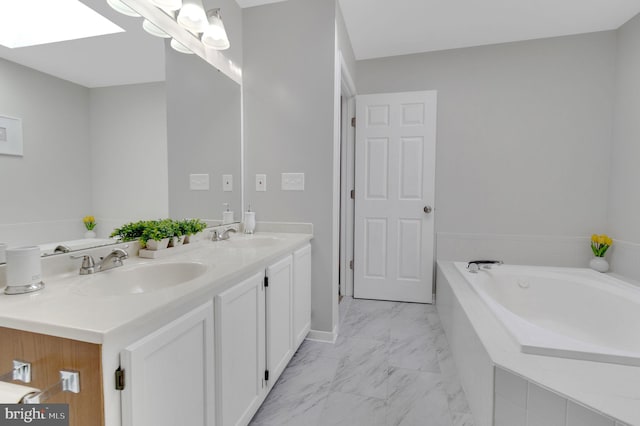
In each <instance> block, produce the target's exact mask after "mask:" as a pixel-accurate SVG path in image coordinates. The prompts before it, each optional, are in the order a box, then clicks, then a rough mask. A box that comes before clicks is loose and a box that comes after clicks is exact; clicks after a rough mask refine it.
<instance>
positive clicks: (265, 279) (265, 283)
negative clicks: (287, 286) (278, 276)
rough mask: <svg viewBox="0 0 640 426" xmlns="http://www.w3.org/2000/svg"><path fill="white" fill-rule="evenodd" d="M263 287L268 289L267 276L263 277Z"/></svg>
mask: <svg viewBox="0 0 640 426" xmlns="http://www.w3.org/2000/svg"><path fill="white" fill-rule="evenodd" d="M264 286H265V287H269V277H267V276H265V277H264Z"/></svg>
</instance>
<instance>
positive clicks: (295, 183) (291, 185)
mask: <svg viewBox="0 0 640 426" xmlns="http://www.w3.org/2000/svg"><path fill="white" fill-rule="evenodd" d="M281 176H282V190H283V191H304V173H282V175H281Z"/></svg>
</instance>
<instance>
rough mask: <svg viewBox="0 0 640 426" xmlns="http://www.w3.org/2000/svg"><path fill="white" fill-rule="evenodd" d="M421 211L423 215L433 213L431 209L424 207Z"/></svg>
mask: <svg viewBox="0 0 640 426" xmlns="http://www.w3.org/2000/svg"><path fill="white" fill-rule="evenodd" d="M422 211H424V212H425V214H429V213H431V212H432V211H433V209H432V208H431V206H424V208H423V209H422Z"/></svg>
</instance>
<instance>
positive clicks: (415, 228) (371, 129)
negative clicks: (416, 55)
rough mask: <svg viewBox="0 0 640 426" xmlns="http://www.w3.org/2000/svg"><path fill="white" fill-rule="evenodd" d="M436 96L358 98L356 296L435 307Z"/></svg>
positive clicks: (434, 94)
mask: <svg viewBox="0 0 640 426" xmlns="http://www.w3.org/2000/svg"><path fill="white" fill-rule="evenodd" d="M435 147H436V92H435V91H427V92H404V93H384V94H375V95H361V96H357V97H356V171H355V174H356V179H355V243H354V297H357V298H363V299H380V300H397V301H404V302H420V303H431V302H432V297H433V296H432V293H433V264H434V258H433V250H434V212H433V202H434V189H435V154H436V150H435Z"/></svg>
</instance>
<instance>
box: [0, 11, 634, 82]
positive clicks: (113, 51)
mask: <svg viewBox="0 0 640 426" xmlns="http://www.w3.org/2000/svg"><path fill="white" fill-rule="evenodd" d="M80 1H82V2H83V3H85V4H86V5H88V6H89V7H91V8H92V9H94V10H95V11H97V12H98V13H100V14H102V15H103V16H105V17H107V18H108V19H110V20H111V21H113V22H114V23H116V24H117V25H119V26H120V27H122V28H123V29H124V30H125V32H123V33H118V34H111V35H107V36H100V37H91V38H87V39H81V40H73V41H68V42H60V43H51V44H46V45H41V46H33V47H24V48H19V49H8V48H6V47H4V46H0V57H2V58H6V59H8V60H10V61H13V62H17V63H20V64H22V65H25V66H28V67H31V68H35V69H37V70H40V71H42V72H45V73H47V74H51V75H54V76H57V77H59V78H62V79H65V80H69V81H72V82H74V83H77V84H80V85H83V86H86V87H103V86H114V85H123V84H134V83H141V82H150V81H162V80H164V41H163V40H161V39H159V38H156V37H152V36H150V35H148V34H147V33H146V32H144V30H143V29H142V26H141V20H140V18H131V17H128V16H124V15H121V14H119V13H118V12H115V11H114V10H113V9H111V8H110V7H109V6H108V5H107V2H106V0H80ZM279 1H282V0H236V2H237V3H238V4H239V5H240V7H252V6H258V5H261V4H267V3H276V2H279ZM290 1H298V0H290ZM338 1H339V3H340V7H341V9H342V13H343V15H344V19H345V22H346V25H347V31H348V32H349V37H350V38H351V44H352V45H353V50H354V52H355V55H356V59H370V58H378V57H385V56H396V55H404V54H410V53H418V52H429V51H435V50H444V49H454V48H459V47H470V46H480V45H486V44H494V43H505V42H512V41H520V40H530V39H537V38H546V37H556V36H562V35H569V34H580V33H587V32H594V31H604V30H611V29H617V28H619V27H620V26H621V25H622V24H624V23H625V22H626V21H627V20H629V19H631V18H632V17H633V16H635V15H636V14H637V13H639V12H640V0H535V1H534V0H482V1H478V0H338Z"/></svg>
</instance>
